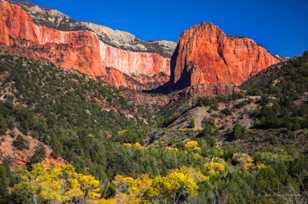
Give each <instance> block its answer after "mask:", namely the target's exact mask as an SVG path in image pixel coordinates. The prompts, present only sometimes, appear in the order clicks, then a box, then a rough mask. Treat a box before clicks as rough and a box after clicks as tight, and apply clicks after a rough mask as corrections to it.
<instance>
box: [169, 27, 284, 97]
mask: <svg viewBox="0 0 308 204" xmlns="http://www.w3.org/2000/svg"><path fill="white" fill-rule="evenodd" d="M277 62H279V59H278V58H276V57H275V56H273V55H272V54H270V53H269V52H268V51H267V50H266V49H265V48H263V47H261V46H260V45H258V44H256V43H255V42H254V41H253V40H251V39H249V38H245V37H230V36H227V35H226V34H225V33H224V32H223V31H222V30H221V29H220V28H218V27H217V26H215V25H213V24H210V23H203V24H200V25H198V26H194V27H192V28H191V29H188V30H187V31H185V32H184V33H183V34H182V36H181V38H180V41H179V43H178V46H177V48H176V51H175V52H174V55H173V57H172V65H171V66H172V67H171V70H172V71H171V72H172V73H171V80H170V82H171V83H172V85H173V87H174V88H175V89H184V88H192V87H193V86H197V87H202V88H201V90H205V91H206V90H207V89H210V90H211V92H213V90H215V88H213V87H215V86H217V87H218V88H217V90H218V91H217V92H219V90H221V89H223V90H227V89H228V88H226V87H232V86H239V85H240V84H242V83H243V82H244V81H246V80H247V79H249V78H250V77H252V76H254V75H255V74H256V73H258V72H260V71H262V70H263V69H266V68H267V67H269V66H270V65H272V64H275V63H277ZM222 87H224V88H222ZM214 92H215V91H214ZM216 94H219V93H216Z"/></svg>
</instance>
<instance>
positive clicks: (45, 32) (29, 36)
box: [0, 0, 176, 88]
mask: <svg viewBox="0 0 308 204" xmlns="http://www.w3.org/2000/svg"><path fill="white" fill-rule="evenodd" d="M0 32H1V35H0V45H1V46H2V49H3V50H5V51H9V52H12V53H16V54H19V55H23V56H26V57H30V58H34V59H43V60H48V61H50V62H52V63H54V64H56V65H58V66H60V67H63V68H65V69H73V70H78V71H79V72H81V73H84V74H86V75H89V76H90V77H92V78H95V79H96V78H100V79H106V81H105V82H107V83H109V84H110V85H112V86H115V87H124V88H131V87H139V88H146V87H149V86H147V84H144V83H147V82H148V81H151V80H150V79H148V77H153V79H157V85H160V84H163V83H165V82H166V81H168V79H169V75H170V57H171V54H172V53H173V51H174V49H175V46H176V44H175V43H173V42H169V41H153V42H145V41H141V40H139V39H137V38H136V37H135V36H134V35H132V34H129V33H127V32H122V31H118V30H113V29H111V28H108V27H105V26H100V25H96V24H92V23H86V22H77V21H74V20H72V19H71V18H69V17H68V16H66V15H64V14H62V13H61V12H59V11H56V10H52V9H42V8H40V7H38V6H35V5H30V4H13V3H9V2H7V1H4V0H2V1H0ZM109 67H110V68H112V69H115V70H116V71H112V72H110V71H109V72H108V74H114V73H116V74H115V75H114V76H110V75H108V76H107V71H106V68H109ZM143 76H146V77H147V79H143ZM130 77H131V78H134V80H132V79H130ZM111 79H112V80H111ZM128 79H129V81H127V80H128ZM134 81H136V82H137V84H133V83H134ZM114 82H116V83H114ZM155 82H156V81H155Z"/></svg>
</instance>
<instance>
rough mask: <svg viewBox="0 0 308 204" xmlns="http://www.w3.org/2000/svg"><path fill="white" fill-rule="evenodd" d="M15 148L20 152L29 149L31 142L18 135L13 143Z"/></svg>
mask: <svg viewBox="0 0 308 204" xmlns="http://www.w3.org/2000/svg"><path fill="white" fill-rule="evenodd" d="M13 146H14V147H15V148H16V149H18V150H23V149H28V148H29V142H28V141H27V140H25V139H24V138H23V136H21V135H18V136H17V137H16V139H15V140H14V141H13Z"/></svg>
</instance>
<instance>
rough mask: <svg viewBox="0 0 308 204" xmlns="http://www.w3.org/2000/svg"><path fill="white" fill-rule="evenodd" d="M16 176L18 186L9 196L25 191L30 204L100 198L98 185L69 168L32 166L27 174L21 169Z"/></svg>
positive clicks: (12, 189) (93, 180)
mask: <svg viewBox="0 0 308 204" xmlns="http://www.w3.org/2000/svg"><path fill="white" fill-rule="evenodd" d="M18 176H19V178H20V182H18V183H17V184H16V185H15V186H14V187H12V188H11V191H12V192H22V191H28V192H29V193H31V195H32V199H33V201H34V203H37V202H38V201H44V202H64V203H69V202H72V201H76V200H81V199H84V200H91V199H98V198H99V197H100V183H99V181H98V180H96V179H95V178H94V177H92V176H90V175H83V174H80V173H77V172H76V170H75V168H74V167H73V166H72V165H60V166H56V167H50V166H46V164H44V163H38V164H34V165H33V168H32V170H31V171H28V170H27V169H26V168H23V169H22V170H21V171H20V172H19V173H18Z"/></svg>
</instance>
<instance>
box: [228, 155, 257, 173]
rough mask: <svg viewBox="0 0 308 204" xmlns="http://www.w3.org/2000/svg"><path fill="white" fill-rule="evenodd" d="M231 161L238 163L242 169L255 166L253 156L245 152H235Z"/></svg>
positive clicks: (250, 168)
mask: <svg viewBox="0 0 308 204" xmlns="http://www.w3.org/2000/svg"><path fill="white" fill-rule="evenodd" d="M232 161H233V162H235V163H237V164H239V166H240V167H241V169H242V170H246V171H247V170H252V169H253V168H254V167H255V165H254V161H253V158H252V157H251V156H249V155H248V154H246V153H235V154H234V155H233V157H232Z"/></svg>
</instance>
